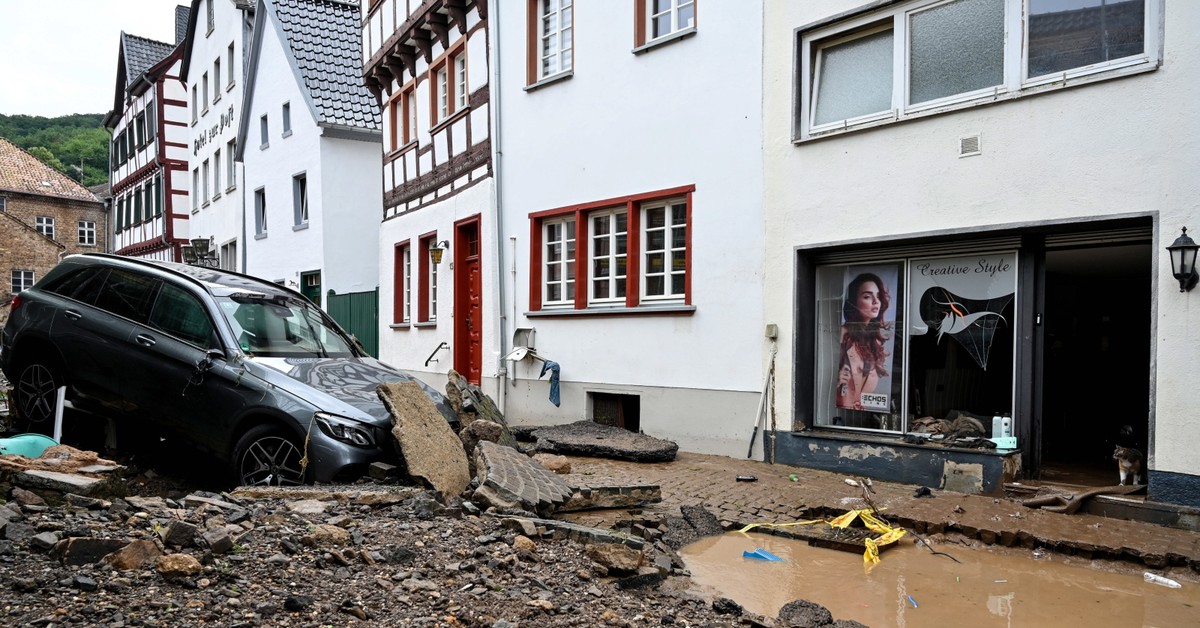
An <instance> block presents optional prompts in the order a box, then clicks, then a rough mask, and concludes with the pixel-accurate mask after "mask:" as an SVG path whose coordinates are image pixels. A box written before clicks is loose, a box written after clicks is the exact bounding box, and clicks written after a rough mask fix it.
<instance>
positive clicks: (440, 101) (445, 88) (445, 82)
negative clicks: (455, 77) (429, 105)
mask: <svg viewBox="0 0 1200 628" xmlns="http://www.w3.org/2000/svg"><path fill="white" fill-rule="evenodd" d="M433 89H434V98H435V99H436V102H435V107H436V109H435V111H436V114H437V120H435V122H441V121H442V120H445V119H446V118H449V117H450V68H448V67H447V64H442V66H441V67H439V68H438V69H436V70H434V73H433Z"/></svg>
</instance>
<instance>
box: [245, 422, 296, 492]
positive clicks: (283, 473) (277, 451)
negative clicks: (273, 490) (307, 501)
mask: <svg viewBox="0 0 1200 628" xmlns="http://www.w3.org/2000/svg"><path fill="white" fill-rule="evenodd" d="M233 466H234V472H235V473H236V479H237V483H238V484H240V485H242V486H296V485H300V484H304V483H305V479H306V478H307V475H308V474H307V469H306V468H305V459H304V449H303V444H302V443H300V442H298V440H297V439H296V437H295V436H294V435H292V434H290V433H288V432H286V431H284V430H283V429H280V428H277V427H273V426H270V425H259V426H257V427H254V428H252V429H251V430H249V431H247V432H246V433H245V434H244V435H243V436H242V438H241V440H239V441H238V444H237V447H236V448H234V458H233Z"/></svg>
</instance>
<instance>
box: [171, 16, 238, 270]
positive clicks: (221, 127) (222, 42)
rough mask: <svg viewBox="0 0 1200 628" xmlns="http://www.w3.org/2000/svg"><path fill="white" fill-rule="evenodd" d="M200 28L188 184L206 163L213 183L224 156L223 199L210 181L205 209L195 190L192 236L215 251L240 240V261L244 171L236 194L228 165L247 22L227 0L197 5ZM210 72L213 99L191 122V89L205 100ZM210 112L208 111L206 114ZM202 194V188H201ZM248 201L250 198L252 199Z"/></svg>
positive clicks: (193, 61)
mask: <svg viewBox="0 0 1200 628" xmlns="http://www.w3.org/2000/svg"><path fill="white" fill-rule="evenodd" d="M207 2H214V9H215V10H216V14H215V19H214V28H213V32H212V33H211V34H208V21H207V17H206V11H207V7H206V6H205V4H206V3H207ZM196 10H197V11H198V14H197V15H196V19H195V20H194V22H195V28H196V32H195V33H193V34H192V36H193V42H192V50H191V58H190V61H189V67H188V76H187V97H186V99H187V102H188V108H189V115H188V118H187V122H188V124H189V125H191V126H190V127H189V129H190V133H189V134H188V154H189V157H188V162H189V163H188V175H187V181H188V185H189V187H190V186H191V181H192V175H191V171H192V170H193V169H195V168H201V173H203V169H202V165H201V164H202V163H203V161H204V160H205V159H208V160H209V162H210V173H209V177H210V179H211V177H212V173H211V168H212V158H213V152H214V151H216V150H220V151H221V193H222V194H221V197H220V198H218V199H215V200H214V199H212V198H211V196H212V191H213V190H212V186H211V181H210V199H209V203H208V205H207V206H204V205H203V203H204V200H203V198H200V196H199V195H198V194H197V190H191V194H192V196H193V197H194V198H200V200H199V203H200V204H201V207H199V208H198V209H197V210H196V211H195V212H193V214H192V218H191V220H190V223H191V225H190V231H191V236H192V237H193V238H196V237H209V236H213V237H214V239H215V246H216V248H217V249H220V247H221V246H223V245H224V244H226V243H228V242H231V241H237V242H238V256H239V258H240V257H241V251H242V250H243V245H242V243H241V236H242V193H243V190H242V189H241V181H240V176H241V174H240V172H241V168H240V167H239V168H237V169H236V171H237V173H238V174H237V175H236V176H237V177H238V178H239V180H238V181H236V182H234V183H235V186H236V187H235V188H234V189H233V190H231V191H228V192H227V191H226V190H227V188H229V185H230V183H231V182H230V180H229V177H228V171H229V168H228V165H227V164H228V160H229V159H232V157H233V155H231V154H230V152H229V147H228V142H229V140H232V139H234V138H236V137H237V125H238V118H239V117H240V115H241V106H242V88H243V83H244V80H243V79H244V78H245V77H244V76H243V72H242V69H243V65H244V59H243V44H244V39H243V34H242V21H243V16H244V14H243V13H242V12H241V11H239V10H237V9H236V8H234V5H233V3H232V2H227V1H225V0H203V1H202V2H201V3H200V4H199V5H197V8H196ZM230 43H232V44H233V46H234V63H233V66H234V67H229V66H230V64H229V55H228V47H229V44H230ZM217 59H220V60H221V81H220V82H221V85H219V86H216V87H215V88H214V86H213V84H212V83H213V78H214V77H213V62H214V61H215V60H217ZM205 73H207V74H208V75H209V98H208V103H207V104H205V103H200V104H199V106H198V107H197V108H198V109H200V111H197V112H196V114H197V115H196V117H197V118H198V120H197V122H196V123H195V124H192V122H191V120H192V117H191V107H192V100H191V99H192V91H191V90H192V87H193V86H197V87H198V89H197V92H198V93H199V94H200V95H199V99H200V100H203V99H204V96H203V86H202V81H203V77H204V75H205ZM231 76H232V77H233V80H234V83H233V86H232V87H228V85H229V78H230V77H231ZM215 90H219V92H220V95H221V98H220V100H219V101H218V102H216V103H213V102H212V100H213V97H214V95H215V93H216V91H215ZM205 109H207V111H204V110H205ZM201 189H203V185H201ZM247 198H248V199H249V198H251V197H247ZM221 264H222V265H223V266H224V267H226V268H231V267H232V268H238V269H240V268H241V267H242V263H241V260H240V259H238V260H232V261H227V260H221Z"/></svg>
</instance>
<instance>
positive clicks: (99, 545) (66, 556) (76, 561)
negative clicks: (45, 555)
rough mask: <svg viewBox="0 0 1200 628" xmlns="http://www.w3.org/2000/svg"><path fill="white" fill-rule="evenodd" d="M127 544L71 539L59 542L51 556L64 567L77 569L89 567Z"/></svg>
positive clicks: (110, 540) (126, 541)
mask: <svg viewBox="0 0 1200 628" xmlns="http://www.w3.org/2000/svg"><path fill="white" fill-rule="evenodd" d="M129 543H130V542H129V541H128V540H126V539H105V538H95V537H73V538H69V539H65V540H63V541H59V543H58V544H57V545H55V546H54V549H53V550H52V551H51V555H52V556H54V557H56V558H58V559H59V560H61V561H62V562H63V564H64V565H68V566H73V567H78V566H80V565H90V564H92V563H94V562H96V561H98V560H100V559H101V558H104V557H105V556H107V555H109V554H111V553H113V552H115V551H117V550H120V549H121V548H123V547H125V546H126V545H129Z"/></svg>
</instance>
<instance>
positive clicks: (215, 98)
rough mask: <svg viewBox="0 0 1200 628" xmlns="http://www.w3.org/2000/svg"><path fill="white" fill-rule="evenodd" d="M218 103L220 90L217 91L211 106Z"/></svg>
mask: <svg viewBox="0 0 1200 628" xmlns="http://www.w3.org/2000/svg"><path fill="white" fill-rule="evenodd" d="M219 102H221V90H219V89H218V90H217V95H216V96H215V97H214V98H213V104H214V105H216V104H217V103H219Z"/></svg>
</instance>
